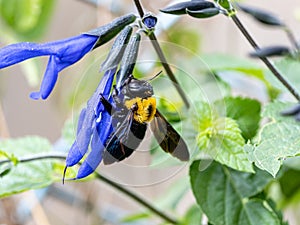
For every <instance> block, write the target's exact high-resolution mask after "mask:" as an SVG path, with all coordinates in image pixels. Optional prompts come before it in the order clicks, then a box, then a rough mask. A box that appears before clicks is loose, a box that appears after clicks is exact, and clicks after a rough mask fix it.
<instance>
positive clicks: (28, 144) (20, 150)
mask: <svg viewBox="0 0 300 225" xmlns="http://www.w3.org/2000/svg"><path fill="white" fill-rule="evenodd" d="M0 148H1V149H2V150H3V151H5V152H6V153H7V154H8V155H12V154H14V155H15V156H16V157H21V156H24V155H27V156H28V155H30V154H40V153H46V152H49V151H50V150H51V145H50V143H49V142H48V141H47V140H46V139H43V138H40V137H26V138H21V139H15V140H12V139H11V140H10V139H9V140H3V141H1V142H0ZM54 180H56V178H55V177H54V176H53V173H52V164H51V162H49V161H48V160H42V161H34V162H33V161H32V162H26V163H17V165H16V166H12V167H11V168H10V171H9V173H8V174H7V175H6V176H3V177H2V178H0V198H2V197H5V196H10V195H12V194H16V193H19V192H23V191H26V190H30V189H37V188H42V187H47V186H48V185H50V184H51V183H52V182H53V181H54Z"/></svg>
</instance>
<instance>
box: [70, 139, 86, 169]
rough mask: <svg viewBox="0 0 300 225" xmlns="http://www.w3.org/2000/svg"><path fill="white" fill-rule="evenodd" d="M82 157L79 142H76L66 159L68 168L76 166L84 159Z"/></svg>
mask: <svg viewBox="0 0 300 225" xmlns="http://www.w3.org/2000/svg"><path fill="white" fill-rule="evenodd" d="M82 157H83V155H82V154H81V152H80V149H79V147H78V144H77V141H76V140H75V141H74V143H73V145H72V147H71V148H70V150H69V153H68V156H67V158H66V167H71V166H74V165H75V164H77V163H78V162H79V161H80V160H81V159H82Z"/></svg>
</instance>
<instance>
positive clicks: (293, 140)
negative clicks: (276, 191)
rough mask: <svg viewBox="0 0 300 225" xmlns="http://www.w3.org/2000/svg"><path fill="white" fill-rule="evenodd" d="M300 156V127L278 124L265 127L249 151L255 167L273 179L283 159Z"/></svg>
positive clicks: (283, 123)
mask: <svg viewBox="0 0 300 225" xmlns="http://www.w3.org/2000/svg"><path fill="white" fill-rule="evenodd" d="M298 154H300V125H299V124H296V123H294V124H292V123H285V122H278V123H269V124H267V125H265V126H264V127H263V128H262V130H261V132H260V134H259V138H258V142H257V143H256V145H254V146H252V150H251V149H250V150H249V157H250V158H251V160H252V161H253V162H254V163H255V165H256V166H257V167H259V168H261V169H263V170H266V171H268V172H269V173H270V174H272V175H273V176H274V177H275V176H276V174H277V172H278V171H279V169H280V166H281V164H282V162H283V160H284V159H286V158H288V157H294V156H296V155H298Z"/></svg>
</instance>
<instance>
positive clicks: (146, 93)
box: [122, 76, 154, 98]
mask: <svg viewBox="0 0 300 225" xmlns="http://www.w3.org/2000/svg"><path fill="white" fill-rule="evenodd" d="M122 94H123V95H124V96H128V97H129V98H135V97H140V98H148V97H151V96H152V95H153V94H154V93H153V88H152V86H151V84H150V83H149V82H147V81H145V80H137V79H135V78H134V77H133V76H131V77H129V78H128V80H127V82H126V81H125V84H124V86H123V88H122Z"/></svg>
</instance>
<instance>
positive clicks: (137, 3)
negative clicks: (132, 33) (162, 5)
mask: <svg viewBox="0 0 300 225" xmlns="http://www.w3.org/2000/svg"><path fill="white" fill-rule="evenodd" d="M133 1H134V4H135V7H136V9H137V11H138V12H139V14H140V17H141V18H143V16H144V10H143V7H142V5H141V2H140V1H139V0H133Z"/></svg>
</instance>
